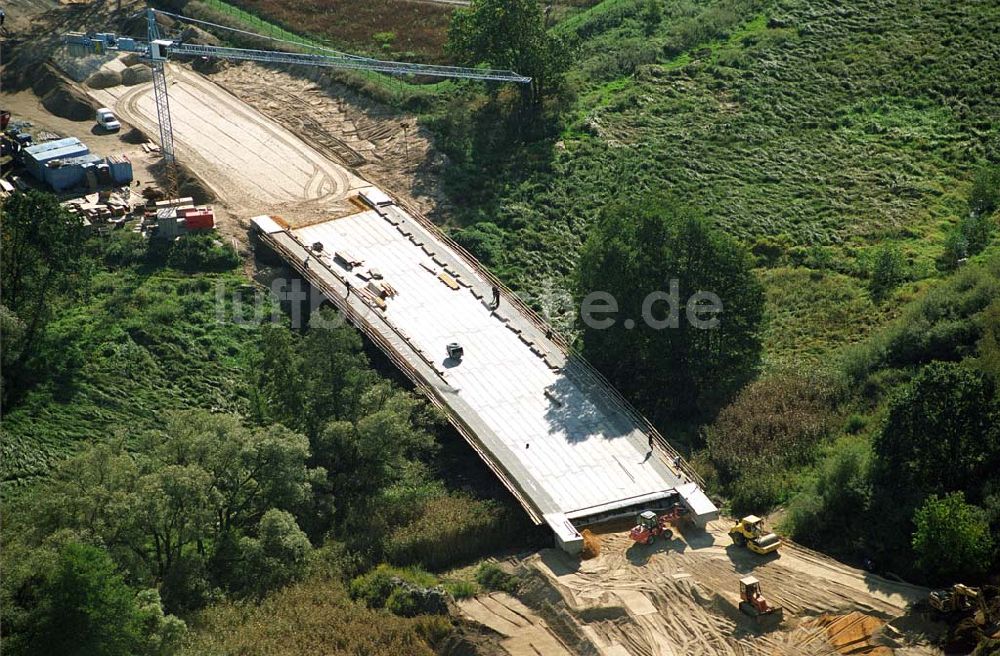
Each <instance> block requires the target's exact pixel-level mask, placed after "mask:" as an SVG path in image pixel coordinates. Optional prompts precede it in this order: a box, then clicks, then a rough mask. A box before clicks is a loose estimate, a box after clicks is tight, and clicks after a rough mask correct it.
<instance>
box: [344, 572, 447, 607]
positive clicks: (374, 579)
mask: <svg viewBox="0 0 1000 656" xmlns="http://www.w3.org/2000/svg"><path fill="white" fill-rule="evenodd" d="M396 580H402V581H406V582H407V583H411V584H413V585H415V586H418V587H421V588H432V587H434V586H436V585H437V584H438V581H437V579H436V578H435V577H434V576H432V575H431V574H428V573H427V572H425V571H423V570H422V569H419V568H417V567H406V568H402V567H392V566H390V565H386V564H382V565H379V566H378V567H376V568H375V569H373V570H371V571H370V572H368V573H366V574H362V575H361V576H357V577H355V578H354V580H352V581H351V585H350V594H351V599H355V600H358V601H363V602H365V604H367V605H368V607H369V608H384V607H385V605H386V603H387V601H388V600H389V597H390V595H392V592H393V590H395V589H396V588H397V587H398V585H397V584H396ZM400 603H401V602H400Z"/></svg>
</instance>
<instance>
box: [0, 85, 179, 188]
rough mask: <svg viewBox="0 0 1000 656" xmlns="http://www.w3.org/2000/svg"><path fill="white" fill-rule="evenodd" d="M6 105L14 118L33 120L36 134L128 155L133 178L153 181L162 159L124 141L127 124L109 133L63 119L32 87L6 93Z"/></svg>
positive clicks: (99, 152) (91, 124) (103, 152)
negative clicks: (154, 172)
mask: <svg viewBox="0 0 1000 656" xmlns="http://www.w3.org/2000/svg"><path fill="white" fill-rule="evenodd" d="M3 107H4V109H8V110H10V111H11V113H12V117H11V120H12V121H24V120H27V121H30V122H31V125H32V128H31V130H32V131H33V132H35V133H36V134H37V133H38V132H39V131H41V132H48V133H50V134H51V135H52V136H60V137H76V138H77V139H79V140H80V141H82V142H83V143H85V144H86V145H87V147H88V148H90V152H92V153H95V154H97V155H101V156H102V157H106V156H108V155H125V156H126V157H128V158H129V161H131V162H132V174H133V176H134V178H135V179H136V180H138V181H140V182H141V183H142V186H143V187H145V186H146V185H148V184H150V183H151V182H152V181H153V173H152V171H151V167H152V166H153V165H154V164H156V163H157V162H158V161H159V159H160V158H159V156H158V155H150V154H148V153H146V152H145V151H143V150H142V148H140V147H139V146H137V145H135V144H130V143H127V142H125V141H124V140H122V138H121V136H122V135H123V134H124V133H125V132H126V131H128V127H127V126H125V127H123V128H122V130H121V132H115V133H108V132H104V131H102V130H98V129H96V123H95V122H94V121H70V120H68V119H65V118H60V117H58V116H55V115H53V114H51V113H49V112H48V110H46V109H45V108H44V107H43V106H42V103H41V102H39V100H38V96H36V95H35V94H34V93H32V92H31V91H30V90H28V91H19V92H17V93H5V94H4V96H3Z"/></svg>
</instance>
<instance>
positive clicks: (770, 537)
mask: <svg viewBox="0 0 1000 656" xmlns="http://www.w3.org/2000/svg"><path fill="white" fill-rule="evenodd" d="M729 537H731V538H732V539H733V542H734V543H735V544H738V545H739V546H741V547H746V548H747V549H749V550H750V551H752V552H754V553H759V554H769V553H774V552H775V551H777V550H778V547H780V546H781V538H779V537H778V536H777V535H775V534H774V533H765V532H764V520H763V519H761V518H760V517H758V516H757V515H747V516H746V517H744V518H743V519H741V520H739V521H738V522H736V524H735V525H734V526H733V527H732V528H731V529H729Z"/></svg>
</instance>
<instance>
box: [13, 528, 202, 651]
mask: <svg viewBox="0 0 1000 656" xmlns="http://www.w3.org/2000/svg"><path fill="white" fill-rule="evenodd" d="M24 591H25V592H27V593H28V594H29V595H30V596H33V597H35V598H36V599H37V600H38V603H37V604H36V605H35V606H33V607H32V608H30V609H29V611H28V613H27V615H26V620H27V621H26V622H25V626H24V627H20V628H21V629H22V632H20V633H15V634H14V635H15V637H14V641H13V643H12V644H7V645H5V646H8V647H12V648H13V649H12V650H13V651H15V652H18V653H23V654H38V655H39V656H42V655H45V656H48V655H49V654H65V655H66V656H73V655H76V654H79V655H80V656H165V655H166V654H170V653H174V652H175V651H176V649H177V647H178V646H179V644H178V639H179V638H180V637H181V636H182V635H183V632H184V624H183V623H182V622H180V621H179V620H177V619H176V618H173V617H169V616H165V615H164V613H163V610H162V608H161V607H160V599H159V595H158V594H157V593H156V591H155V590H146V591H143V592H140V593H139V594H138V595H137V594H136V593H135V592H134V591H133V590H132V589H131V588H130V587H129V586H128V585H127V584H126V583H125V581H124V580H123V579H122V577H121V575H120V574H118V572H116V571H115V566H114V563H113V561H112V560H111V558H109V557H108V555H107V554H106V553H105V552H104V551H102V550H101V549H98V548H96V547H92V546H88V545H83V544H79V543H74V542H70V543H68V544H66V545H64V546H63V547H62V549H61V550H60V551H59V552H58V553H57V555H56V558H55V562H54V563H52V564H51V565H50V566H49V569H48V571H45V572H42V577H41V581H40V583H39V584H38V586H37V588H34V589H32V586H31V583H30V582H29V583H28V585H27V586H26V587H25V588H24ZM6 628H7V630H8V632H9V630H10V627H6ZM8 635H9V633H8Z"/></svg>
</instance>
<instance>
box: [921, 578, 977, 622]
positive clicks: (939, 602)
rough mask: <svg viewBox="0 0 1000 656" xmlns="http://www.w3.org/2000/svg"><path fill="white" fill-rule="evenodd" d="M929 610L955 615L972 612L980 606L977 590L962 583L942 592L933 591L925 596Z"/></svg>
mask: <svg viewBox="0 0 1000 656" xmlns="http://www.w3.org/2000/svg"><path fill="white" fill-rule="evenodd" d="M927 601H928V602H930V604H931V608H933V609H934V610H936V611H938V612H940V613H944V614H946V615H947V614H950V613H956V612H964V611H968V610H972V609H973V608H976V607H979V606H980V605H981V604H982V595H980V592H979V588H972V587H969V586H967V585H964V584H962V583H956V584H955V585H953V586H951V587H950V588H945V589H944V590H934V591H933V592H931V593H930V594H929V595H928V596H927Z"/></svg>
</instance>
